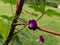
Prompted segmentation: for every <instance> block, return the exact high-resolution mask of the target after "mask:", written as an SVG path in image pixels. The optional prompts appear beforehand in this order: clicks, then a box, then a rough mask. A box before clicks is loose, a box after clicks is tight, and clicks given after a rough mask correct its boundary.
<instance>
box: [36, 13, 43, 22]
mask: <svg viewBox="0 0 60 45" xmlns="http://www.w3.org/2000/svg"><path fill="white" fill-rule="evenodd" d="M43 16H44V13H43V14H42V15H41V16H40V17H39V18H38V19H37V20H36V21H38V20H39V19H41V18H42V17H43Z"/></svg>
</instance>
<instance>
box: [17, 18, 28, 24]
mask: <svg viewBox="0 0 60 45" xmlns="http://www.w3.org/2000/svg"><path fill="white" fill-rule="evenodd" d="M18 21H22V22H25V23H27V21H26V20H25V18H19V19H18Z"/></svg>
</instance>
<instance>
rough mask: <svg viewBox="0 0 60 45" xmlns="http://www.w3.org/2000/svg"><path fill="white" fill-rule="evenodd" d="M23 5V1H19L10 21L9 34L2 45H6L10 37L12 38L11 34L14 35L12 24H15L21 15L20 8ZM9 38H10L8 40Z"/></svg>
mask: <svg viewBox="0 0 60 45" xmlns="http://www.w3.org/2000/svg"><path fill="white" fill-rule="evenodd" d="M23 4H24V0H20V2H19V5H18V8H17V10H16V14H15V17H14V19H13V21H12V24H11V29H10V32H9V35H8V37H7V39H6V41H5V43H4V44H3V45H8V44H9V42H10V40H11V38H12V36H13V33H14V30H15V27H16V26H15V25H13V24H14V23H17V20H18V17H19V14H21V11H22V7H23ZM10 37H11V38H10Z"/></svg>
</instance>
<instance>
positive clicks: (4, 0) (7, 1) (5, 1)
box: [2, 0, 16, 4]
mask: <svg viewBox="0 0 60 45" xmlns="http://www.w3.org/2000/svg"><path fill="white" fill-rule="evenodd" d="M2 1H3V2H4V3H10V4H16V0H2Z"/></svg>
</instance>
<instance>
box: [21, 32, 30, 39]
mask: <svg viewBox="0 0 60 45" xmlns="http://www.w3.org/2000/svg"><path fill="white" fill-rule="evenodd" d="M20 34H21V35H22V36H24V37H26V38H28V39H29V36H28V35H27V34H26V33H25V32H23V31H20Z"/></svg>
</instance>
